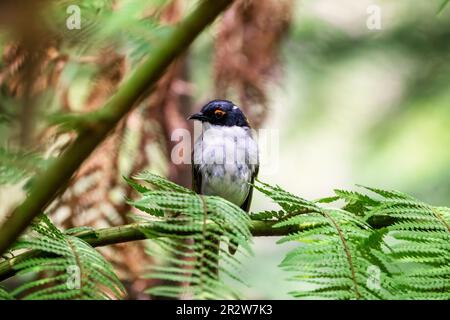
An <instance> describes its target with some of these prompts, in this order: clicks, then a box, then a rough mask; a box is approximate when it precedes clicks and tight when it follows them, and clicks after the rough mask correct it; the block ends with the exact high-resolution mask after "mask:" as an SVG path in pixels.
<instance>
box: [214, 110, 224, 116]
mask: <svg viewBox="0 0 450 320" xmlns="http://www.w3.org/2000/svg"><path fill="white" fill-rule="evenodd" d="M225 113H226V112H225V111H222V110H220V109H217V110H216V111H214V115H215V116H216V117H218V118H222V117H223V116H224V115H225Z"/></svg>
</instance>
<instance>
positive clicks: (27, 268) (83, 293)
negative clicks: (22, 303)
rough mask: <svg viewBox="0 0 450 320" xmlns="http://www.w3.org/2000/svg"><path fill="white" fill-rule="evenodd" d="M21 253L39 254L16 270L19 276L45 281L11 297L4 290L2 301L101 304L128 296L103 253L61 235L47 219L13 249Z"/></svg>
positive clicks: (0, 292)
mask: <svg viewBox="0 0 450 320" xmlns="http://www.w3.org/2000/svg"><path fill="white" fill-rule="evenodd" d="M20 249H26V250H34V252H36V254H30V255H29V257H28V258H27V259H24V260H23V261H20V262H19V263H17V264H16V265H15V266H14V269H15V270H16V271H17V272H18V275H31V276H33V275H34V276H35V275H37V274H41V275H43V277H37V278H36V277H35V278H32V280H31V281H28V282H26V283H24V284H23V285H21V286H19V287H18V288H16V289H14V290H13V291H11V292H10V293H6V291H4V290H0V298H15V299H18V298H19V299H26V300H30V299H33V300H35V299H37V300H43V299H45V300H49V299H96V300H98V299H117V298H121V297H123V296H124V294H125V292H124V288H123V286H122V284H121V282H120V281H119V279H118V278H117V276H116V275H115V273H114V271H113V269H112V266H111V265H110V264H109V263H108V262H107V261H106V260H105V259H104V258H103V257H102V256H101V255H100V253H98V252H97V251H96V250H95V249H94V248H92V247H91V246H90V245H89V244H87V243H86V242H84V241H83V240H81V239H79V238H77V237H74V236H70V235H66V234H64V233H62V232H61V231H59V230H58V229H57V228H56V227H55V226H54V225H53V224H52V223H51V222H50V220H49V219H48V218H47V216H45V215H42V216H41V217H40V218H39V219H38V221H37V222H35V223H34V224H33V226H32V232H31V233H29V234H27V235H26V236H25V237H24V238H23V239H21V240H20V241H18V242H17V243H16V244H15V246H14V247H13V250H20ZM38 253H39V254H38Z"/></svg>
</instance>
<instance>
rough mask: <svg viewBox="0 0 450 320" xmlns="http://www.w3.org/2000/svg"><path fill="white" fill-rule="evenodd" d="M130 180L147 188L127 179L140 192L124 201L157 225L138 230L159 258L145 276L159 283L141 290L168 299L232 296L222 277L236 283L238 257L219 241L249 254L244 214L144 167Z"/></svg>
mask: <svg viewBox="0 0 450 320" xmlns="http://www.w3.org/2000/svg"><path fill="white" fill-rule="evenodd" d="M135 179H136V180H143V181H145V183H147V184H148V185H149V188H148V187H146V186H143V185H140V184H137V183H135V182H133V181H130V180H129V183H130V184H131V185H132V186H133V187H134V188H135V189H136V190H137V191H138V192H139V193H140V198H139V199H138V200H136V201H130V204H132V205H133V206H135V207H136V208H139V209H140V210H142V211H144V212H146V213H148V214H149V215H150V221H152V222H153V225H154V226H156V227H157V228H156V229H157V230H160V231H154V228H152V229H151V230H146V229H143V230H142V231H143V232H144V233H145V234H146V235H147V237H148V238H152V239H154V242H153V245H152V246H150V247H149V249H148V252H149V254H150V255H152V256H153V257H155V258H158V257H164V259H163V260H164V261H160V263H156V264H155V265H153V266H151V267H150V268H149V273H148V275H147V277H148V278H151V279H153V280H155V281H156V282H157V283H159V285H156V286H155V287H152V288H151V289H149V290H148V291H147V292H148V293H150V294H152V295H155V296H160V297H170V298H192V299H230V298H238V297H239V294H238V293H237V292H236V291H235V290H234V289H232V288H231V287H230V286H229V285H227V283H226V281H225V280H224V277H223V276H226V277H228V278H231V279H234V280H236V281H238V282H242V281H241V279H240V278H239V276H238V275H239V269H240V262H239V260H238V259H237V258H235V257H234V256H233V255H231V254H230V253H229V252H228V250H227V248H226V247H225V246H220V242H222V243H224V242H230V241H231V240H232V241H233V243H235V244H237V245H238V246H239V249H240V251H241V252H243V253H244V254H251V249H250V245H249V242H250V240H251V233H250V230H249V223H250V219H249V216H248V215H247V214H246V213H245V212H244V211H242V210H241V209H240V208H239V207H237V206H235V205H234V204H232V203H230V202H228V201H226V200H224V199H222V198H220V197H214V196H203V195H197V194H196V193H194V192H193V191H191V190H189V189H186V188H183V187H180V186H178V185H176V184H173V183H171V182H168V181H167V180H165V179H162V178H161V177H159V176H156V175H154V174H151V173H149V172H144V173H142V174H140V175H138V176H136V177H135ZM162 217H164V218H162ZM141 219H142V218H141ZM145 220H149V218H145ZM168 233H170V236H168Z"/></svg>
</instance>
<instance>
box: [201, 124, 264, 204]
mask: <svg viewBox="0 0 450 320" xmlns="http://www.w3.org/2000/svg"><path fill="white" fill-rule="evenodd" d="M194 164H196V165H199V170H200V173H201V175H202V185H201V193H202V194H205V195H216V196H220V197H223V198H224V199H226V200H228V201H230V202H233V203H234V204H236V205H238V206H241V205H242V204H243V202H244V201H245V199H246V198H247V195H248V192H249V189H250V186H249V185H248V182H250V181H251V178H252V175H253V173H254V172H255V170H256V166H257V165H258V146H257V144H256V141H255V140H254V139H253V137H252V133H251V130H250V129H249V128H243V127H238V126H234V127H225V126H215V125H210V124H204V125H203V133H202V134H201V136H200V137H199V138H198V140H197V141H196V143H195V146H194Z"/></svg>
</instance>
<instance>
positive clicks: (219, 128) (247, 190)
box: [189, 100, 259, 254]
mask: <svg viewBox="0 0 450 320" xmlns="http://www.w3.org/2000/svg"><path fill="white" fill-rule="evenodd" d="M189 119H192V120H198V121H201V122H202V133H201V135H200V136H199V138H198V139H197V141H196V142H195V144H194V147H193V150H192V159H193V164H192V185H193V189H194V191H195V192H197V193H198V194H204V195H214V196H220V197H222V198H224V199H226V200H228V201H230V202H232V203H234V204H235V205H237V206H239V207H241V209H243V210H244V211H245V212H249V209H250V204H251V201H252V194H253V187H252V186H251V185H250V183H251V184H253V182H254V180H255V178H256V176H257V174H258V170H259V156H258V145H257V143H256V141H255V139H254V137H253V135H252V131H251V128H250V124H249V122H248V120H247V118H246V117H245V115H244V113H243V112H242V111H241V110H240V109H239V107H238V106H236V105H235V104H234V103H233V102H231V101H228V100H213V101H211V102H209V103H207V104H206V105H205V106H204V107H203V108H202V109H201V111H200V112H199V113H195V114H193V115H191V116H190V117H189ZM236 249H237V246H236V244H234V243H233V242H232V243H231V244H230V246H229V251H230V253H231V254H234V253H235V252H236Z"/></svg>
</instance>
